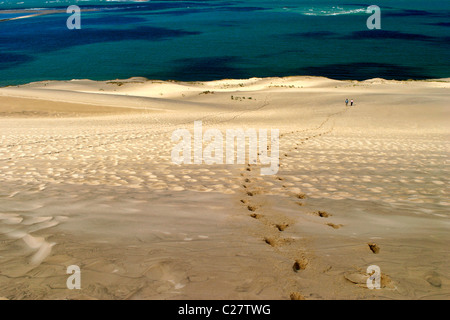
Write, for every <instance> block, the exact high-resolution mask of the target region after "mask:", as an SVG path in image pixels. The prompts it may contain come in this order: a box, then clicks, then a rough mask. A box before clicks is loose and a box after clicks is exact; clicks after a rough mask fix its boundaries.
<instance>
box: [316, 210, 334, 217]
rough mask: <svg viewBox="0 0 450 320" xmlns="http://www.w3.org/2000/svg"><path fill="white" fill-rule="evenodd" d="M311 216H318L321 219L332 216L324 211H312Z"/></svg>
mask: <svg viewBox="0 0 450 320" xmlns="http://www.w3.org/2000/svg"><path fill="white" fill-rule="evenodd" d="M313 214H314V215H316V216H319V217H321V218H328V217H331V216H332V214H329V213H328V212H326V211H314V212H313Z"/></svg>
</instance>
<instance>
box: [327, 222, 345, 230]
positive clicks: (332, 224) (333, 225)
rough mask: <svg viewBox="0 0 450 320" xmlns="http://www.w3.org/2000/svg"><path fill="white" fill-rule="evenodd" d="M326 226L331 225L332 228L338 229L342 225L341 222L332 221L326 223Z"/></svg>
mask: <svg viewBox="0 0 450 320" xmlns="http://www.w3.org/2000/svg"><path fill="white" fill-rule="evenodd" d="M327 226H330V227H332V228H333V229H339V228H340V227H342V224H334V223H331V222H330V223H327Z"/></svg>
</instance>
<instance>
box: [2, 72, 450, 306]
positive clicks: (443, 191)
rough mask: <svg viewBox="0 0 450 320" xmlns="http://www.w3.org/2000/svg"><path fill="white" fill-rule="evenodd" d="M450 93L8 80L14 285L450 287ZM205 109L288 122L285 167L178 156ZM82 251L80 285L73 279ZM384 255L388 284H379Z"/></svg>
mask: <svg viewBox="0 0 450 320" xmlns="http://www.w3.org/2000/svg"><path fill="white" fill-rule="evenodd" d="M449 89H450V81H449V79H436V80H428V81H388V80H383V79H372V80H367V81H362V82H357V81H336V80H330V79H326V78H320V77H287V78H265V79H260V78H252V79H234V80H220V81H212V82H194V83H188V82H175V81H152V80H147V79H143V78H131V79H127V80H112V81H104V82H95V81H90V80H72V81H61V82H58V81H46V82H39V83H31V84H28V85H23V86H18V87H7V88H0V117H1V122H0V139H1V145H0V181H1V188H0V297H4V298H7V299H66V298H67V299H210V298H217V299H227V298H231V299H290V298H292V297H293V298H299V297H303V298H305V299H334V298H338V299H400V298H402V299H431V298H435V299H448V298H449V297H450V290H449V285H450V274H449V272H448V268H447V267H448V263H449V262H450V259H449V258H450V256H449V252H448V248H447V244H448V242H449V240H450V238H449V226H450V222H449V217H450V216H449V206H450V201H449V200H448V198H449V188H448V185H449V181H448V180H449V179H448V177H449V166H448V156H449V151H450V150H449V148H448V140H449V137H450V130H449V126H448V119H449V115H450V114H449V113H450V112H449V108H448V106H449V102H450V100H449ZM346 98H348V99H354V100H355V105H354V106H353V107H346V106H345V103H344V100H345V99H346ZM195 120H202V122H203V129H204V130H207V129H211V128H214V129H219V130H220V131H221V132H225V131H226V129H233V128H255V129H270V128H277V129H280V167H279V171H278V173H277V174H276V175H272V176H270V175H269V176H262V175H261V174H260V168H261V164H260V163H257V164H244V165H237V164H235V165H226V164H214V165H206V164H203V165H195V164H191V165H176V164H173V163H172V161H171V150H172V148H173V146H174V143H173V142H172V141H171V135H172V132H173V131H174V130H176V129H179V128H186V129H188V130H193V124H194V121H195ZM418 257H420V258H418ZM70 265H78V266H79V267H80V269H81V276H82V289H81V290H68V289H67V287H66V280H67V277H68V275H67V274H66V269H67V267H68V266H70ZM371 265H377V266H379V267H380V269H381V274H382V277H381V289H380V290H369V289H368V288H367V287H366V286H365V285H364V284H365V281H366V280H367V278H368V277H369V275H368V274H367V271H366V270H367V268H368V267H369V266H371Z"/></svg>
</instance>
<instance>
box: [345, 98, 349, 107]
mask: <svg viewBox="0 0 450 320" xmlns="http://www.w3.org/2000/svg"><path fill="white" fill-rule="evenodd" d="M345 106H346V107H348V99H345Z"/></svg>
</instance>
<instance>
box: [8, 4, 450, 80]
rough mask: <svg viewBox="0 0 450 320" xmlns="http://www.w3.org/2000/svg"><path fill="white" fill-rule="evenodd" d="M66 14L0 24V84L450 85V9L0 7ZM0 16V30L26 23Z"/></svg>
mask: <svg viewBox="0 0 450 320" xmlns="http://www.w3.org/2000/svg"><path fill="white" fill-rule="evenodd" d="M75 3H77V4H78V5H79V6H80V7H81V8H82V9H94V10H95V11H89V12H83V13H82V16H81V24H82V28H81V30H68V29H67V27H66V20H67V18H68V17H69V14H67V13H65V12H64V13H57V14H51V15H43V16H36V17H32V18H27V19H19V20H9V21H2V22H0V86H5V85H16V84H22V83H28V82H31V81H40V80H49V79H51V80H70V79H86V78H88V79H94V80H107V79H116V78H129V77H134V76H142V77H147V78H150V79H163V80H167V79H174V80H213V79H223V78H249V77H267V76H287V75H317V76H327V77H331V78H335V79H356V80H362V79H368V78H374V77H382V78H387V79H427V78H444V77H450V53H449V52H450V51H449V49H450V32H449V31H450V1H448V0H446V1H441V0H439V1H438V0H428V1H423V0H408V1H402V0H398V1H392V0H380V1H377V3H376V4H377V5H378V6H379V7H380V8H381V28H382V29H381V30H368V29H367V26H366V20H367V18H368V17H369V16H370V15H369V14H367V13H366V12H365V9H366V8H367V7H368V6H369V5H370V4H372V3H367V2H359V1H355V0H341V1H324V0H322V1H302V0H277V1H268V0H266V1H252V0H247V1H211V0H204V1H150V2H133V1H73V0H72V1H42V0H29V1H26V0H24V1H23V3H22V1H16V0H14V1H11V0H0V10H6V9H23V8H29V9H30V8H34V9H33V10H29V12H30V13H36V12H38V11H39V10H36V8H59V9H65V8H66V7H67V6H68V5H69V4H75ZM27 14H29V13H11V12H5V11H0V20H2V19H7V18H11V17H15V16H18V15H22V16H23V15H27Z"/></svg>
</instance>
